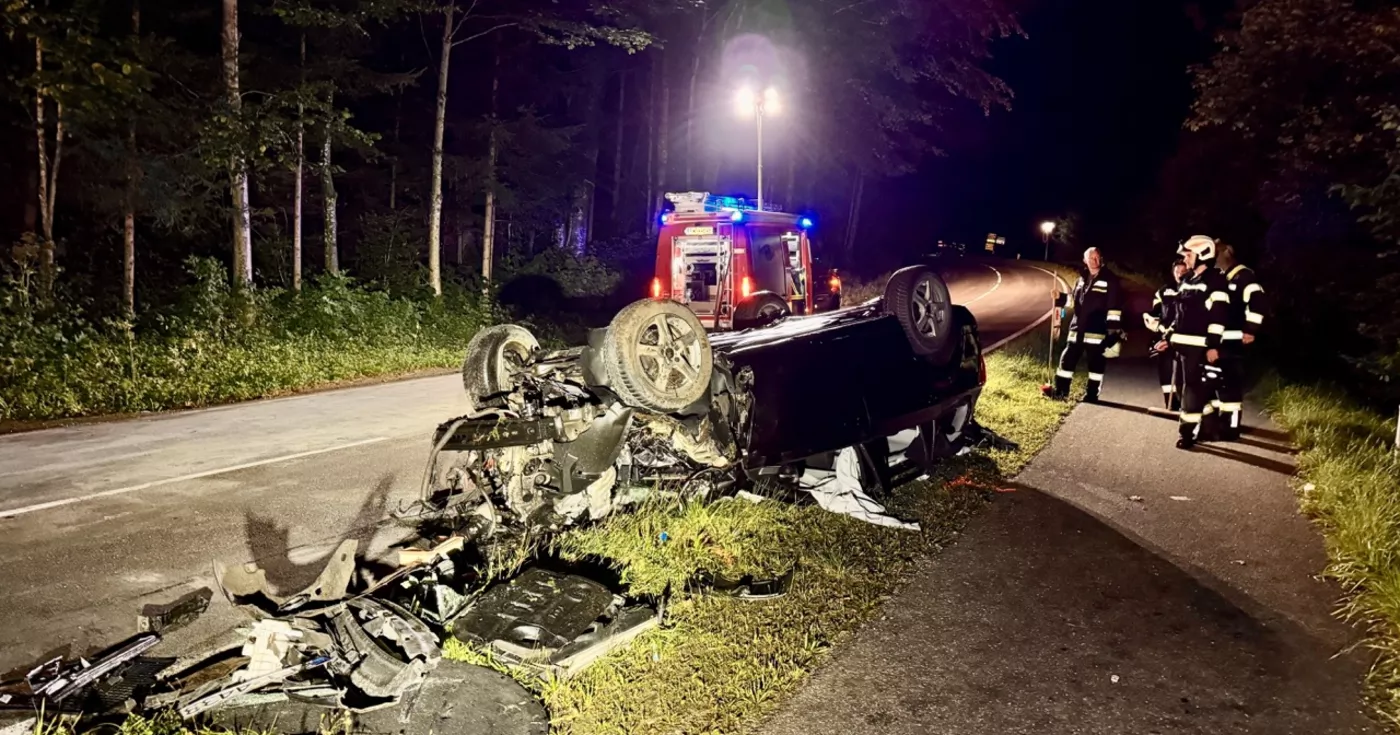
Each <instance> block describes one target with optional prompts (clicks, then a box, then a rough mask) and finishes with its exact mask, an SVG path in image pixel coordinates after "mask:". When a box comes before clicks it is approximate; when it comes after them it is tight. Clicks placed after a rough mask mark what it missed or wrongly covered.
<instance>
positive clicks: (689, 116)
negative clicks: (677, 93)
mask: <svg viewBox="0 0 1400 735" xmlns="http://www.w3.org/2000/svg"><path fill="white" fill-rule="evenodd" d="M709 26H710V16H709V14H708V13H706V12H704V11H703V10H702V12H701V15H700V32H699V33H697V34H695V50H694V53H693V54H692V56H691V60H690V89H689V91H688V92H687V93H686V98H685V181H684V184H685V186H686V187H687V188H690V189H693V188H695V180H694V179H692V178H690V177H691V174H692V173H693V168H694V166H695V149H696V145H695V89H696V87H697V86H698V85H699V82H700V59H701V57H703V56H704V55H705V54H704V48H705V32H706V30H708V28H709Z"/></svg>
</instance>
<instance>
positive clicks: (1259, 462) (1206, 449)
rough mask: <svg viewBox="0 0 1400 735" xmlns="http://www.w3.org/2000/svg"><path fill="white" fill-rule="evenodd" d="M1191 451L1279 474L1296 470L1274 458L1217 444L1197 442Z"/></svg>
mask: <svg viewBox="0 0 1400 735" xmlns="http://www.w3.org/2000/svg"><path fill="white" fill-rule="evenodd" d="M1265 448H1267V449H1269V450H1270V451H1279V450H1277V449H1274V448H1272V447H1268V446H1267V445H1266V446H1265ZM1192 451H1196V452H1201V453H1202V454H1213V455H1215V456H1217V457H1220V458H1222V459H1228V460H1230V461H1232V462H1241V463H1243V464H1247V465H1250V466H1251V467H1258V468H1259V469H1261V470H1268V471H1270V472H1277V473H1278V474H1280V475H1288V476H1292V475H1293V473H1294V472H1296V468H1295V467H1294V466H1293V465H1291V464H1289V463H1287V462H1280V461H1278V460H1276V459H1269V458H1268V457H1260V456H1258V455H1255V454H1250V453H1248V452H1241V451H1238V450H1235V449H1229V448H1226V447H1223V446H1221V445H1219V444H1197V445H1196V448H1195V449H1194V450H1192Z"/></svg>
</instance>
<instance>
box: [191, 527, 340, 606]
mask: <svg viewBox="0 0 1400 735" xmlns="http://www.w3.org/2000/svg"><path fill="white" fill-rule="evenodd" d="M358 548H359V542H358V541H355V540H354V539H349V540H346V541H343V542H341V544H340V546H339V547H337V548H336V550H335V552H334V553H333V554H331V556H330V558H329V560H328V561H327V562H326V567H325V568H324V569H322V570H321V574H320V575H319V576H318V577H317V578H316V581H315V582H313V583H312V584H311V586H309V587H307V588H306V589H304V590H302V591H300V592H298V593H296V594H294V595H291V596H289V597H282V596H279V595H277V594H275V593H274V592H272V589H271V587H270V586H269V585H268V582H267V571H266V570H264V569H263V568H262V567H260V566H258V565H257V564H256V563H254V562H248V563H246V564H238V565H231V566H224V565H215V567H214V580H215V581H216V582H217V583H218V585H219V588H220V589H222V590H223V592H224V596H225V597H227V598H228V601H229V602H232V603H233V604H235V605H238V604H243V603H245V602H252V603H253V604H255V605H257V604H258V601H259V598H262V599H265V600H267V601H268V602H270V603H272V607H273V609H272V610H271V611H270V612H275V613H278V614H283V613H289V612H293V611H295V610H299V609H301V608H303V607H305V606H306V605H308V604H311V603H316V602H336V601H339V600H342V599H344V598H345V595H346V592H347V590H348V589H349V587H350V580H351V579H352V578H353V577H354V575H355V552H356V550H357V549H358ZM259 607H265V606H262V605H259Z"/></svg>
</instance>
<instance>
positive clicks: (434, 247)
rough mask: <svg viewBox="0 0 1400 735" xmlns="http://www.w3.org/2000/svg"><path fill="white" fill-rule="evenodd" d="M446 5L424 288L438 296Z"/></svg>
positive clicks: (448, 33)
mask: <svg viewBox="0 0 1400 735" xmlns="http://www.w3.org/2000/svg"><path fill="white" fill-rule="evenodd" d="M454 10H455V7H454V6H453V5H452V3H451V2H449V3H448V4H447V8H446V12H445V13H444V15H445V16H446V17H445V18H444V20H443V24H442V59H441V61H440V62H439V63H438V88H437V117H436V118H435V119H434V122H433V170H432V185H431V193H430V194H429V195H428V286H429V287H431V288H432V289H433V293H434V294H437V295H442V135H443V129H444V127H445V126H446V124H447V70H448V67H449V64H450V63H451V60H452V31H453V26H452V13H453V11H454Z"/></svg>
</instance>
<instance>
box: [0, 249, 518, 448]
mask: <svg viewBox="0 0 1400 735" xmlns="http://www.w3.org/2000/svg"><path fill="white" fill-rule="evenodd" d="M189 266H190V273H189V283H188V285H186V286H184V287H182V288H181V289H180V290H179V293H178V295H177V297H176V298H174V299H173V300H172V303H171V305H170V306H169V307H167V308H164V309H161V310H158V311H150V312H147V313H145V314H143V315H142V317H141V318H140V321H139V322H134V321H127V320H110V319H109V320H102V321H96V320H90V319H88V318H87V317H85V316H84V315H83V313H84V312H83V310H82V309H81V307H80V305H79V306H78V308H73V307H74V303H75V302H77V301H78V300H77V299H71V300H63V301H50V300H45V299H41V298H38V297H37V295H36V294H35V293H33V292H32V291H29V290H26V289H25V288H23V282H22V281H21V280H20V279H17V278H10V279H8V281H7V283H6V284H5V287H4V288H3V289H0V421H16V420H42V419H56V418H68V417H75V416H90V415H99V414H119V413H131V412H138V411H159V410H166V409H174V408H189V407H195V406H207V405H212V404H218V403H227V402H231V401H240V400H247V399H251V398H261V397H265V396H272V395H278V394H282V393H287V392H291V391H297V390H302V389H306V388H310V387H315V386H318V385H324V384H330V383H336V382H340V381H345V380H349V379H354V378H363V377H371V376H382V375H397V374H403V373H408V372H412V371H416V370H422V369H425V368H447V367H453V366H456V365H457V364H459V363H460V361H461V356H462V350H463V349H464V348H465V347H466V344H467V341H468V340H470V339H471V337H472V335H473V334H475V333H476V330H477V329H479V328H481V327H482V326H483V325H485V324H488V323H490V322H491V321H493V320H495V319H496V318H497V317H498V311H499V310H498V309H497V307H495V306H494V302H493V301H492V300H491V299H489V298H488V297H485V296H482V295H480V294H478V293H473V292H469V291H467V290H465V289H462V288H456V289H449V290H448V291H446V292H445V293H444V295H443V296H442V297H441V298H439V299H428V298H414V297H413V296H411V295H405V296H394V295H391V294H390V293H388V292H387V291H383V290H376V289H373V288H369V287H367V286H366V285H363V284H359V283H357V282H355V281H354V280H352V279H350V278H347V277H344V276H324V277H320V278H317V279H315V280H313V281H310V282H308V284H307V285H306V286H305V287H304V288H303V290H302V291H301V292H300V293H293V292H291V291H284V290H281V289H261V290H257V291H251V290H246V291H242V290H235V289H232V288H230V287H229V284H228V278H227V277H226V275H225V269H224V268H223V267H222V266H220V265H219V264H217V263H216V262H214V261H211V260H197V259H195V260H191V261H190V264H189Z"/></svg>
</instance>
